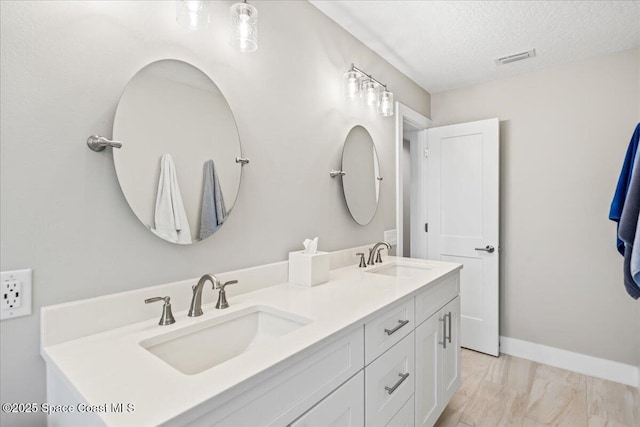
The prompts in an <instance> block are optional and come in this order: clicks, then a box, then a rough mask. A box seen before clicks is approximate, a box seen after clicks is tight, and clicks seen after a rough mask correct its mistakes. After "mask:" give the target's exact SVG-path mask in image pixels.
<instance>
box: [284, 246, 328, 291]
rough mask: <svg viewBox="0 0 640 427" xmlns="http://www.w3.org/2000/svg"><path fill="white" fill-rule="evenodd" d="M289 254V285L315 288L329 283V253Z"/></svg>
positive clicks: (301, 252)
mask: <svg viewBox="0 0 640 427" xmlns="http://www.w3.org/2000/svg"><path fill="white" fill-rule="evenodd" d="M303 252H304V251H299V252H289V283H294V284H296V285H303V286H315V285H319V284H321V283H324V282H328V281H329V253H328V252H316V253H315V254H305V253H303Z"/></svg>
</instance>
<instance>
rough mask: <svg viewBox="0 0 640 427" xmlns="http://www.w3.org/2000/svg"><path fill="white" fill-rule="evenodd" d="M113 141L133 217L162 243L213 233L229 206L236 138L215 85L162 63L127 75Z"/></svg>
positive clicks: (236, 182) (237, 168) (177, 64)
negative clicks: (118, 142) (118, 143)
mask: <svg viewBox="0 0 640 427" xmlns="http://www.w3.org/2000/svg"><path fill="white" fill-rule="evenodd" d="M113 138H114V139H115V140H118V141H122V143H123V145H122V148H120V149H117V150H114V151H113V159H114V163H115V167H116V173H117V175H118V181H119V182H120V187H121V188H122V192H123V193H124V195H125V198H126V199H127V202H128V203H129V206H130V207H131V209H132V210H133V212H134V213H135V214H136V216H137V217H138V219H139V220H140V221H142V223H143V224H144V225H145V226H147V227H148V228H149V229H150V230H151V231H153V232H154V233H155V234H156V235H158V236H159V237H161V238H163V239H164V240H167V241H170V242H173V243H179V244H189V243H192V242H194V241H198V240H202V239H204V238H206V237H208V236H210V235H211V234H213V233H215V231H217V230H218V228H219V227H220V226H222V224H223V223H224V221H225V220H226V219H227V217H228V215H229V213H230V212H231V210H232V209H233V205H234V204H235V200H236V197H237V194H238V189H239V186H240V177H241V171H242V168H241V164H240V163H236V157H241V156H242V152H241V148H240V137H239V135H238V130H237V128H236V122H235V119H234V117H233V113H232V112H231V107H229V104H228V103H227V100H226V99H225V97H224V95H223V94H222V92H220V89H218V86H216V84H215V83H214V82H213V81H212V80H211V79H210V78H209V77H208V76H207V75H206V74H205V73H203V72H202V71H201V70H199V69H198V68H196V67H194V66H192V65H190V64H187V63H185V62H182V61H177V60H171V59H166V60H161V61H157V62H153V63H151V64H149V65H147V66H146V67H144V68H142V69H141V70H140V71H138V73H137V74H136V75H135V76H133V78H132V79H131V81H129V83H128V84H127V87H126V88H125V90H124V93H123V94H122V97H121V98H120V102H119V103H118V109H117V111H116V115H115V119H114V124H113Z"/></svg>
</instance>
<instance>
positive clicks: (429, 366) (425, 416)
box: [415, 312, 447, 427]
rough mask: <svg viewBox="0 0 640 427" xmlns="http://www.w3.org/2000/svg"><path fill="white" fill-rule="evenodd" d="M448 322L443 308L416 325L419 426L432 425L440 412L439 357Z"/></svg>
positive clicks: (417, 416)
mask: <svg viewBox="0 0 640 427" xmlns="http://www.w3.org/2000/svg"><path fill="white" fill-rule="evenodd" d="M445 326H447V324H446V319H444V318H443V313H441V312H440V313H436V314H434V315H433V316H431V317H430V318H429V319H427V320H426V321H425V322H424V323H422V324H421V325H420V326H418V327H417V328H416V332H415V336H416V361H415V363H416V394H415V397H416V399H415V400H416V402H415V405H416V414H415V415H416V427H422V426H429V427H431V426H432V425H433V424H435V422H436V420H437V419H438V417H439V416H440V412H441V409H442V408H441V404H440V401H441V398H440V397H439V394H440V384H441V383H442V382H441V380H440V377H441V375H442V371H441V365H442V362H441V360H440V358H441V356H442V352H441V350H442V337H443V328H444V327H445Z"/></svg>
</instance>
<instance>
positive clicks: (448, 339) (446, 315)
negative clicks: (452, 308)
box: [445, 312, 451, 344]
mask: <svg viewBox="0 0 640 427" xmlns="http://www.w3.org/2000/svg"><path fill="white" fill-rule="evenodd" d="M445 317H449V335H447V337H446V338H447V341H449V344H451V312H448V313H447V314H445Z"/></svg>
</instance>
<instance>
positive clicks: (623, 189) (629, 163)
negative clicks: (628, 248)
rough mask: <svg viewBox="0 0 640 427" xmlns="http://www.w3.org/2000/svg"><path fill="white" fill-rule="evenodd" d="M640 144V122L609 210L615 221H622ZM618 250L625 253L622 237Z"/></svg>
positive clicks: (625, 158) (628, 149)
mask: <svg viewBox="0 0 640 427" xmlns="http://www.w3.org/2000/svg"><path fill="white" fill-rule="evenodd" d="M639 144H640V123H638V125H637V126H636V130H635V132H633V136H632V137H631V142H629V148H627V154H626V155H625V157H624V163H623V164H622V171H621V172H620V178H618V186H617V187H616V192H615V194H614V196H613V201H612V202H611V209H610V210H609V219H610V220H612V221H615V222H620V217H621V216H622V209H623V208H624V205H625V200H626V198H627V192H628V191H629V185H630V184H631V173H632V171H633V164H634V160H635V158H636V153H637V152H638V145H639ZM617 245H618V252H620V254H621V255H624V243H623V242H622V240H620V238H618V240H617Z"/></svg>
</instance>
